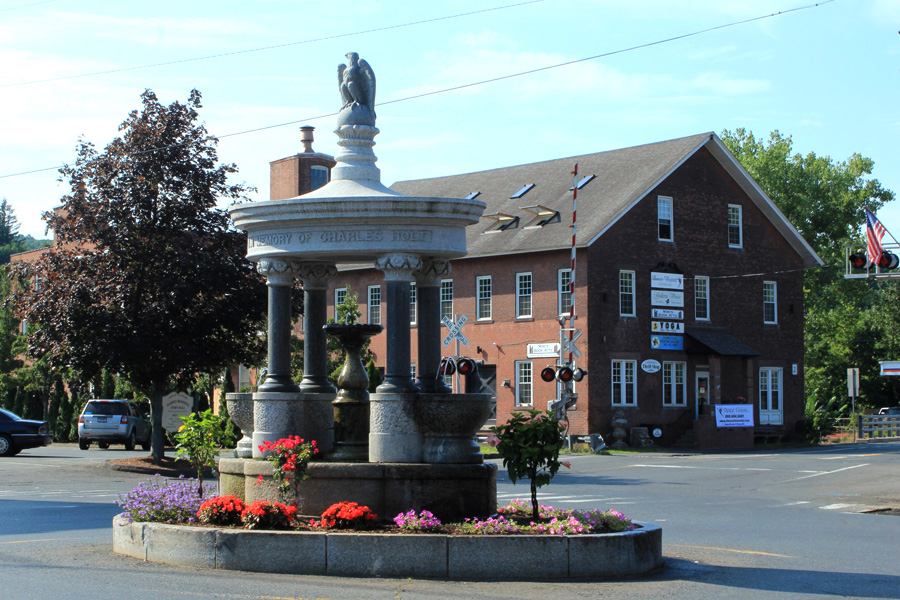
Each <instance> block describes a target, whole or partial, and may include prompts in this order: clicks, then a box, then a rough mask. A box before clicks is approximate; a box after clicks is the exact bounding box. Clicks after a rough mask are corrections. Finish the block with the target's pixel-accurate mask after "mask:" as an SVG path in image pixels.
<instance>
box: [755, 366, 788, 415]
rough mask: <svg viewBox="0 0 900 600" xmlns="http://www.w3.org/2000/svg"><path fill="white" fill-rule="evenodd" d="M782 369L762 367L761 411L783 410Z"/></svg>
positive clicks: (760, 383) (760, 372)
mask: <svg viewBox="0 0 900 600" xmlns="http://www.w3.org/2000/svg"><path fill="white" fill-rule="evenodd" d="M782 373H783V371H782V369H781V368H780V367H761V368H760V369H759V410H760V412H764V411H780V410H781V374H782Z"/></svg>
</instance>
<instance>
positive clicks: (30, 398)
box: [22, 392, 46, 421]
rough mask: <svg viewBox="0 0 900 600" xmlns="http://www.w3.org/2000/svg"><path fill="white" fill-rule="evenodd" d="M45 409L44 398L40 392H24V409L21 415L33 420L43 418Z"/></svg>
mask: <svg viewBox="0 0 900 600" xmlns="http://www.w3.org/2000/svg"><path fill="white" fill-rule="evenodd" d="M45 411H46V406H45V405H44V399H43V396H42V395H41V394H40V392H26V394H25V410H24V414H23V415H22V417H23V418H25V419H31V420H33V421H41V420H45V415H46V412H45Z"/></svg>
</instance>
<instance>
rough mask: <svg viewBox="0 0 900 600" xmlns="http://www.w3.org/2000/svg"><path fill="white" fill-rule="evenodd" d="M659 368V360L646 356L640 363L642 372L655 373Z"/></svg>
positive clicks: (660, 366)
mask: <svg viewBox="0 0 900 600" xmlns="http://www.w3.org/2000/svg"><path fill="white" fill-rule="evenodd" d="M661 368H662V365H661V364H659V361H658V360H653V359H652V358H648V359H647V360H645V361H644V362H642V363H641V370H642V371H644V373H656V372H657V371H659V370H660V369H661Z"/></svg>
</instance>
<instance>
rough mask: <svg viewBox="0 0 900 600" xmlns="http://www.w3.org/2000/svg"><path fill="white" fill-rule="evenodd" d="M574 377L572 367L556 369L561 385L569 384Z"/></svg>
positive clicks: (557, 378)
mask: <svg viewBox="0 0 900 600" xmlns="http://www.w3.org/2000/svg"><path fill="white" fill-rule="evenodd" d="M573 376H574V372H573V371H572V368H571V367H566V366H562V367H559V368H558V369H556V380H557V381H559V382H561V383H569V382H570V381H572V377H573Z"/></svg>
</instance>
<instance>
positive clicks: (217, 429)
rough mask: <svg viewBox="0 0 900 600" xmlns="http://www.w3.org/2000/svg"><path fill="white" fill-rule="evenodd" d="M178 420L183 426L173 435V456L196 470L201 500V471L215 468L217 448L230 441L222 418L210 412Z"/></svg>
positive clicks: (205, 411)
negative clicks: (175, 443) (174, 441)
mask: <svg viewBox="0 0 900 600" xmlns="http://www.w3.org/2000/svg"><path fill="white" fill-rule="evenodd" d="M179 418H180V419H181V421H182V423H184V424H183V425H182V426H181V427H180V428H179V429H178V433H176V434H175V439H176V440H178V446H177V448H178V450H177V451H176V452H175V456H176V458H182V459H185V460H187V461H188V462H190V463H191V466H192V467H193V468H194V469H196V471H197V479H198V481H199V482H200V485H199V486H198V487H197V493H198V494H199V495H200V497H201V498H202V497H203V469H204V467H215V466H216V456H217V455H218V453H219V450H218V447H219V446H223V445H227V444H228V443H230V442H231V439H230V437H229V435H228V433H226V432H225V429H224V428H223V426H222V420H223V419H222V417H220V416H218V415H214V414H213V412H212V411H211V410H208V409H207V410H204V411H203V412H202V413H199V414H197V413H191V414H189V415H187V416H184V417H179Z"/></svg>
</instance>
